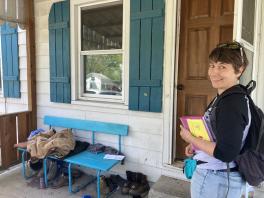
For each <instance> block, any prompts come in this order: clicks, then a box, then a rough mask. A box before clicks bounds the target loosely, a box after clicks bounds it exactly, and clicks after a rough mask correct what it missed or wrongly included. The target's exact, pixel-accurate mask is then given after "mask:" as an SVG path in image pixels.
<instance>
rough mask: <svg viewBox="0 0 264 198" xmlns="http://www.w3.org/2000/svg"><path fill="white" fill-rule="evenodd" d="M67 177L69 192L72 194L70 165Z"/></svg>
mask: <svg viewBox="0 0 264 198" xmlns="http://www.w3.org/2000/svg"><path fill="white" fill-rule="evenodd" d="M68 177H69V192H70V193H72V192H73V191H72V175H71V163H69V165H68Z"/></svg>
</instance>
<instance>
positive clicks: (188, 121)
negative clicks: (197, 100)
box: [180, 116, 213, 141]
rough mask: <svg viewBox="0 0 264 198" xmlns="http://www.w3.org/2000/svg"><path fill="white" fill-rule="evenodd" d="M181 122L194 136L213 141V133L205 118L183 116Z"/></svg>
mask: <svg viewBox="0 0 264 198" xmlns="http://www.w3.org/2000/svg"><path fill="white" fill-rule="evenodd" d="M180 120H181V122H182V125H183V127H184V128H186V129H188V130H189V131H190V132H191V134H192V135H193V136H195V137H199V138H202V139H204V140H207V141H213V138H212V135H211V132H210V130H209V128H208V126H207V124H206V122H205V120H204V117H203V116H182V117H180Z"/></svg>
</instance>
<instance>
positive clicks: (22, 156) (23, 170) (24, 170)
mask: <svg viewBox="0 0 264 198" xmlns="http://www.w3.org/2000/svg"><path fill="white" fill-rule="evenodd" d="M18 151H21V152H22V154H21V162H22V175H23V177H24V179H29V178H31V177H32V174H31V175H29V176H28V175H27V174H26V159H25V155H27V151H26V150H24V149H18Z"/></svg>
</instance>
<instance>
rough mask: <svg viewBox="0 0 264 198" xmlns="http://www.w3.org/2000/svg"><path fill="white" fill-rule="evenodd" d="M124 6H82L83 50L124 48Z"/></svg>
mask: <svg viewBox="0 0 264 198" xmlns="http://www.w3.org/2000/svg"><path fill="white" fill-rule="evenodd" d="M122 23H123V6H122V5H111V6H105V7H100V8H89V7H85V8H82V11H81V27H82V30H81V34H82V35H81V43H82V51H87V50H107V49H121V48H122Z"/></svg>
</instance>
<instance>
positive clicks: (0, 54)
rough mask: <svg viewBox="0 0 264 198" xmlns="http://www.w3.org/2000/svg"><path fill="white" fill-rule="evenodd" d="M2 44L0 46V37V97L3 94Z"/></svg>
mask: <svg viewBox="0 0 264 198" xmlns="http://www.w3.org/2000/svg"><path fill="white" fill-rule="evenodd" d="M0 33H1V27H0ZM2 80H3V78H2V44H1V36H0V95H2V93H3V89H2V85H3V83H2Z"/></svg>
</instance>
